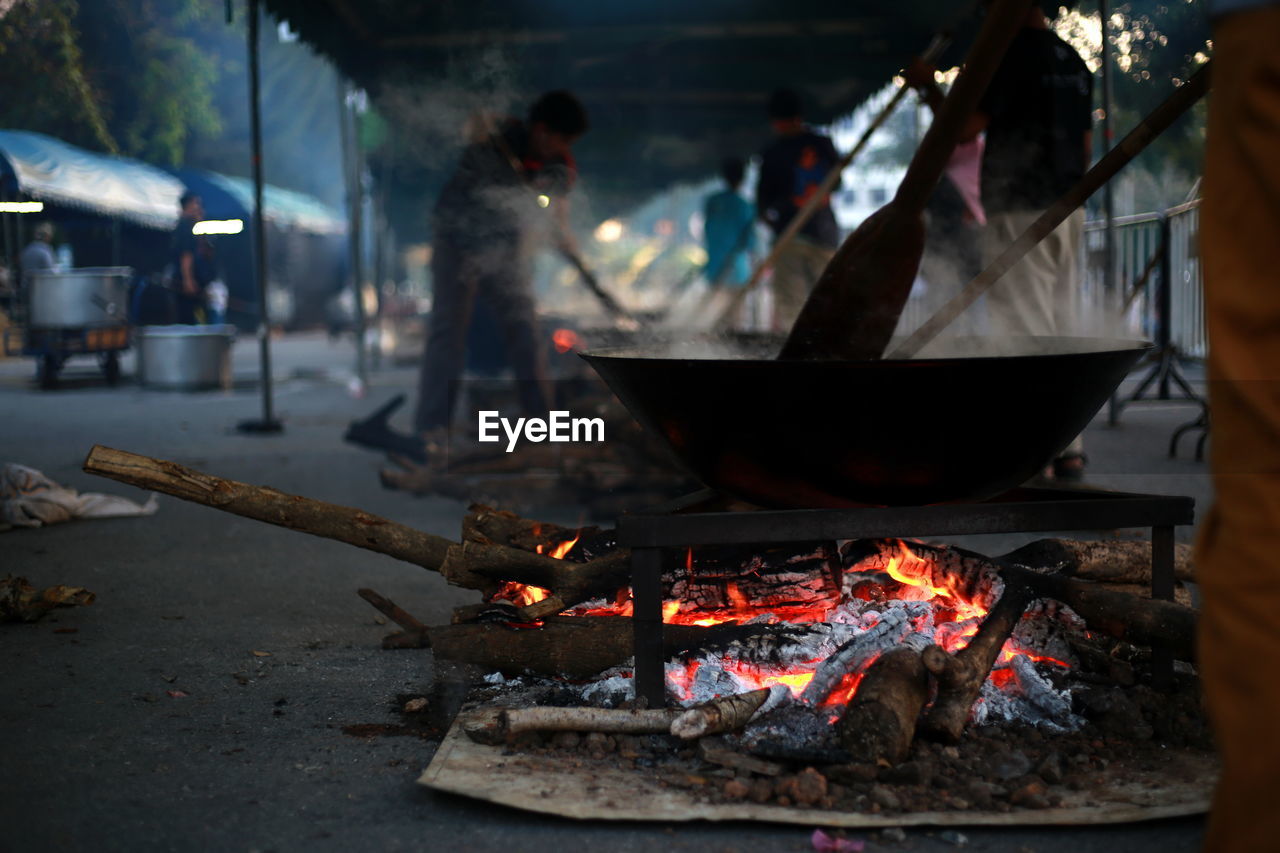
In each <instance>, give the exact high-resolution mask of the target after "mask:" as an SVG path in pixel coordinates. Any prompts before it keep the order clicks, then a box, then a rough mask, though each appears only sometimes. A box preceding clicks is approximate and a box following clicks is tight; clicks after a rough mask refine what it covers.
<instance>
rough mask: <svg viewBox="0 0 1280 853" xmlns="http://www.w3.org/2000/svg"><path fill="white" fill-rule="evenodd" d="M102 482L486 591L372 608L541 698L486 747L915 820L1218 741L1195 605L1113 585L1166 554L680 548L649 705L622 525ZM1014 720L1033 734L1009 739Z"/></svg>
mask: <svg viewBox="0 0 1280 853" xmlns="http://www.w3.org/2000/svg"><path fill="white" fill-rule="evenodd" d="M85 470H86V471H89V472H91V473H98V474H102V475H104V476H109V477H112V478H113V479H118V480H121V481H123V482H127V483H131V484H134V485H138V486H141V487H143V488H149V489H154V490H158V491H164V492H167V493H169V494H173V495H176V496H178V497H182V498H184V499H187V500H192V501H195V502H199V503H203V504H206V505H209V506H213V507H216V508H218V509H222V510H224V511H227V512H232V513H236V514H239V515H243V516H247V517H250V518H256V519H259V520H262V521H266V522H269V523H272V524H277V525H281V526H284V527H288V528H291V529H295V530H301V531H303V532H307V533H311V534H314V535H319V536H325V537H328V538H333V539H337V540H339V541H344V542H347V543H349V544H353V545H356V546H358V547H362V548H367V549H370V550H374V551H378V552H380V553H385V554H389V555H391V556H395V557H397V558H399V559H402V560H406V561H409V562H412V563H415V564H416V565H419V566H422V567H424V568H427V569H430V570H432V571H436V572H439V573H440V574H441V575H442V576H443V577H444V578H445V579H446V580H448V581H449V582H450V583H451V584H454V585H458V586H461V587H465V588H469V589H474V590H476V591H477V592H479V593H480V594H481V596H482V598H483V601H482V602H481V603H479V604H476V605H468V606H464V607H461V608H458V609H456V610H455V612H454V614H453V619H452V622H451V623H450V624H447V625H426V624H424V623H423V622H421V621H420V620H418V619H416V618H415V617H413V616H412V615H411V614H410V613H408V612H407V611H406V610H405V609H403V608H401V607H400V606H398V605H397V604H396V603H394V602H391V601H389V600H387V599H385V598H384V597H382V596H381V595H379V594H378V593H376V592H375V591H373V590H361V591H360V594H361V595H362V596H363V597H364V598H365V599H366V600H367V601H369V602H370V603H371V604H372V605H373V606H375V607H376V608H377V609H378V610H379V611H380V612H382V613H383V614H384V615H386V616H387V618H388V619H390V620H392V621H393V622H395V623H396V624H397V625H398V626H399V627H400V629H401V630H400V631H398V632H396V633H393V634H391V635H389V636H388V637H386V638H385V639H384V641H383V645H384V647H386V648H430V649H432V650H433V653H434V655H435V657H436V659H437V660H448V661H455V662H460V663H466V664H473V665H475V666H478V667H479V668H481V669H482V670H484V671H485V672H489V673H497V674H501V675H495V676H494V678H496V679H497V681H498V682H499V683H502V684H510V685H514V684H530V683H531V684H534V685H538V687H537V689H538V690H540V691H542V693H537V694H534V695H530V694H521V693H520V692H519V691H514V692H513V691H511V690H508V691H507V692H506V693H504V694H503V697H502V698H501V699H500V701H499V702H498V704H499V705H500V706H501V707H499V708H498V710H497V712H496V713H492V714H489V715H488V716H485V717H484V718H483V719H481V720H479V721H478V722H473V723H472V724H471V725H470V726H469V727H468V729H467V734H468V735H469V736H471V737H472V738H474V739H475V740H476V741H477V742H481V743H505V744H510V745H516V746H521V745H522V746H523V748H528V749H533V750H554V749H559V748H571V749H578V748H580V747H583V745H585V747H583V748H585V749H587V751H588V752H589V753H590V754H591V755H592V756H594V755H596V754H599V755H601V756H603V755H605V754H613V753H617V754H618V755H620V756H622V755H625V756H628V757H627V760H628V761H631V762H633V763H637V764H639V765H643V764H644V761H643V760H642V759H643V758H644V755H645V754H646V753H647V752H652V751H654V750H657V751H659V752H661V751H662V750H666V751H667V752H669V754H670V755H671V756H674V757H676V758H686V759H689V760H690V761H692V762H693V764H692V765H688V766H685V769H683V770H680V771H679V773H685V774H686V775H692V776H695V777H696V776H698V773H699V772H700V771H698V770H697V769H696V767H704V768H705V766H706V765H708V764H709V765H711V766H713V767H714V768H718V770H717V772H718V773H719V775H718V776H715V777H713V778H715V779H716V780H718V781H716V782H715V783H714V784H712V783H705V784H708V785H710V787H709V788H707V796H711V797H713V798H714V797H719V798H722V799H723V798H727V799H730V800H733V799H752V800H758V801H764V800H760V799H759V798H761V797H764V798H765V799H768V800H769V801H774V802H779V803H781V802H783V801H784V800H785V801H786V802H788V803H802V804H808V805H821V804H823V803H826V802H827V801H828V800H830V801H832V802H835V801H836V800H839V799H840V798H841V797H842V796H846V795H847V797H850V798H852V800H851V802H853V803H855V804H856V806H855V807H862V808H872V807H874V808H876V809H883V810H886V811H894V810H895V809H899V808H904V809H905V808H916V803H917V801H918V800H920V798H921V796H923V793H922V790H923V789H929V786H930V785H937V786H938V787H939V789H940V790H941V791H942V792H943V793H942V794H938V793H937V792H932V790H931V789H929V790H928V791H925V792H926V793H929V792H931V795H932V796H934V797H935V799H937V798H938V797H941V798H942V799H943V800H946V801H947V802H948V803H950V805H949V806H948V807H954V808H964V807H966V804H975V803H981V802H995V803H997V804H998V803H1004V804H1005V807H1007V808H1014V807H1049V806H1052V805H1053V803H1054V795H1053V794H1052V793H1051V792H1049V791H1048V789H1047V788H1046V787H1045V786H1046V785H1051V784H1055V783H1054V781H1053V780H1055V779H1056V780H1057V782H1058V783H1065V780H1068V779H1070V778H1072V777H1073V774H1074V775H1075V776H1079V775H1080V773H1084V774H1085V775H1086V776H1087V775H1088V771H1089V770H1090V768H1095V769H1096V767H1097V765H1098V764H1099V763H1101V764H1102V765H1104V766H1105V763H1106V761H1107V760H1109V759H1107V758H1105V757H1103V755H1102V753H1103V752H1105V751H1107V750H1112V749H1113V747H1114V748H1115V749H1120V751H1121V752H1123V751H1124V749H1129V748H1130V747H1132V748H1133V749H1139V748H1140V747H1137V746H1133V744H1135V743H1136V744H1144V743H1145V744H1156V743H1157V742H1158V743H1160V744H1163V745H1166V746H1167V745H1168V744H1170V743H1175V744H1182V745H1185V744H1194V745H1203V742H1204V740H1205V737H1206V736H1205V734H1204V731H1205V729H1204V725H1203V720H1202V719H1201V717H1200V714H1199V710H1198V703H1199V697H1198V684H1197V682H1196V681H1195V679H1194V676H1193V675H1192V674H1191V673H1192V672H1193V670H1192V668H1191V667H1189V666H1187V665H1186V662H1191V661H1193V659H1194V653H1195V644H1194V635H1195V612H1194V611H1193V610H1192V609H1191V608H1189V607H1186V606H1184V605H1181V604H1178V603H1175V602H1166V601H1159V600H1153V599H1150V598H1146V597H1139V596H1136V595H1133V594H1131V593H1129V592H1125V591H1118V590H1116V589H1113V588H1110V587H1111V586H1112V585H1114V584H1116V583H1119V584H1120V585H1121V586H1130V587H1131V586H1132V585H1133V584H1135V583H1142V582H1149V579H1150V559H1151V551H1150V545H1149V543H1145V542H1124V541H1119V540H1116V541H1106V542H1080V541H1071V540H1057V539H1045V540H1040V541H1039V542H1035V543H1032V544H1031V545H1028V546H1026V547H1024V548H1021V549H1019V550H1017V551H1015V552H1012V553H1010V554H1006V555H1004V556H1003V557H998V558H992V557H987V556H984V555H981V554H976V553H973V552H969V551H965V550H963V549H959V548H954V547H949V546H941V545H931V544H926V543H919V542H910V543H907V542H902V541H899V540H850V541H846V542H842V543H837V542H810V543H793V544H790V545H787V546H782V547H776V546H775V547H770V548H761V549H757V550H753V549H749V548H741V547H735V548H724V547H718V548H700V549H696V550H689V551H687V552H686V553H678V552H676V551H669V552H667V557H668V561H667V564H666V565H665V566H664V576H663V582H664V601H665V602H666V604H665V606H664V622H665V623H666V624H665V625H664V630H663V642H664V652H665V654H666V656H667V659H668V664H667V683H668V694H669V697H670V699H672V700H673V701H674V703H675V704H677V705H679V707H672V708H670V709H666V708H646V707H643V704H642V703H638V702H637V701H636V700H635V699H634V698H633V694H632V692H631V686H630V671H629V668H630V666H631V661H630V659H631V657H632V649H633V642H634V637H633V627H632V622H631V619H630V618H629V617H630V597H629V589H628V585H629V580H630V555H629V553H628V552H627V551H626V550H625V549H623V548H620V547H619V546H618V544H617V542H616V540H615V538H614V536H613V533H612V531H611V530H609V529H604V528H599V527H586V528H580V529H571V528H566V527H561V526H558V525H554V524H549V523H545V522H539V521H533V520H528V519H524V518H521V517H519V516H517V515H515V514H512V513H509V512H504V511H499V510H495V509H492V508H490V507H487V506H481V505H473V506H472V507H471V511H470V512H469V514H468V515H467V516H466V517H465V518H464V519H463V521H462V526H461V536H460V539H459V541H451V540H448V539H445V538H443V537H439V536H433V535H431V534H426V533H423V532H421V531H417V530H413V529H412V528H408V527H405V526H403V525H398V524H395V523H394V522H391V521H389V520H387V519H383V518H379V517H377V516H372V515H369V514H367V513H363V512H361V511H359V510H355V509H351V508H348V507H341V506H336V505H333V504H327V503H323V502H320V501H314V500H310V499H307V498H302V497H299V496H294V495H286V494H283V493H280V492H277V491H275V490H272V489H269V488H264V487H258V486H251V485H248V484H244V483H237V482H234V481H229V480H224V479H221V478H217V477H213V476H211V475H208V474H204V473H202V472H198V471H193V470H191V469H188V468H185V467H183V466H180V465H177V464H175V463H172V462H166V461H163V460H156V459H151V458H149V457H145V456H138V455H136V454H130V453H125V452H122V451H118V450H112V449H110V448H104V447H96V448H94V450H93V451H92V452H91V453H90V455H89V457H88V459H87V460H86V463H85ZM1177 556H1178V568H1177V573H1178V576H1179V577H1180V578H1182V579H1184V580H1185V579H1191V578H1192V577H1193V572H1194V569H1193V567H1192V565H1191V563H1190V555H1189V552H1188V551H1187V550H1185V549H1184V550H1181V551H1180V552H1179V553H1178V555H1177ZM1153 647H1154V648H1161V649H1164V650H1167V651H1168V653H1170V654H1172V655H1173V656H1174V657H1175V658H1176V659H1177V660H1179V661H1183V662H1184V664H1183V665H1182V668H1181V674H1180V675H1179V677H1178V678H1177V679H1176V681H1175V685H1174V688H1175V689H1174V692H1173V693H1172V694H1169V693H1161V692H1159V691H1156V690H1153V689H1152V687H1151V685H1150V684H1149V681H1150V679H1149V677H1148V670H1149V664H1150V661H1151V658H1152V651H1151V650H1152V648H1153ZM504 679H513V681H510V682H508V681H504ZM530 679H532V680H530ZM584 681H585V682H587V683H586V685H585V686H583V684H582V682H584ZM491 683H492V681H491ZM547 691H551V692H550V693H547ZM548 696H550V698H549V699H548ZM1011 697H1012V698H1011ZM1015 700H1016V701H1015ZM534 705H542V706H548V705H550V706H553V707H531V706H534ZM1002 720H1007V721H1012V722H1013V723H1014V725H1013V726H1011V727H1005V728H1001V729H992V728H991V725H990V724H992V723H996V722H1000V721H1002ZM1019 731H1021V732H1025V733H1026V734H1025V738H1024V739H1023V740H1020V741H1018V742H1017V745H1010V743H1011V742H1009V738H1017V737H1022V735H1013V734H1010V732H1019ZM1046 732H1047V733H1052V734H1053V735H1054V736H1055V737H1061V738H1067V739H1068V740H1067V741H1063V742H1062V743H1061V744H1059V743H1058V741H1054V740H1052V739H1049V740H1046V737H1047V735H1046V734H1045V733H1046ZM993 739H994V740H993ZM996 742H998V745H999V749H1000V750H1001V754H1004V753H1008V754H1009V755H1011V756H1013V757H1011V758H1010V759H1009V762H1007V766H1005V767H1004V769H1000V770H997V771H991V772H995V773H996V774H997V776H998V777H999V778H998V779H995V780H992V779H988V778H987V777H988V776H990V775H991V773H990V772H988V771H987V770H981V772H976V771H974V768H975V767H977V765H979V764H981V763H982V762H984V761H985V760H986V758H984V757H983V750H984V749H994V748H996V747H993V746H992V743H996ZM1121 742H1123V743H1126V744H1129V745H1130V746H1126V747H1124V748H1123V749H1121V747H1120V746H1118V745H1117V744H1120V743H1121ZM1068 743H1069V744H1071V745H1070V746H1066V745H1065V744H1068ZM1055 744H1058V745H1055ZM1153 748H1154V747H1153ZM1113 751H1114V750H1113ZM728 753H732V754H733V755H734V756H735V757H733V758H726V757H725V755H726V754H728ZM1080 756H1086V758H1084V759H1081V758H1080ZM1095 756H1096V757H1097V760H1096V761H1095V760H1094V759H1095ZM1082 760H1083V761H1084V762H1085V763H1084V765H1081V764H1080V762H1081V761H1082ZM922 762H923V764H922ZM762 763H763V764H762ZM773 765H776V766H778V767H779V768H782V769H780V770H778V771H777V772H776V773H775V772H774V771H773V770H772V766H773ZM690 766H693V767H695V769H694V770H689V769H688V767H690ZM762 766H767V767H769V768H770V769H768V770H762V769H761V767H762ZM796 768H800V770H799V772H792V771H795V770H796ZM806 768H807V769H806ZM813 768H818V769H813ZM966 768H968V771H966ZM1010 768H1012V769H1010ZM720 771H726V772H727V773H728V776H726V774H725V772H720ZM965 772H970V775H971V776H975V777H976V778H972V779H970V780H969V781H971V782H973V784H968V783H966V785H965V787H964V789H963V791H955V790H951V788H950V787H948V786H950V785H951V784H952V782H945V783H944V782H941V781H938V780H940V779H951V780H953V781H954V780H955V779H957V778H959V775H960V774H962V773H965ZM677 775H679V774H677ZM815 776H816V777H820V778H821V780H822V781H821V782H819V781H818V779H817V778H815ZM1032 776H1034V777H1035V778H1031V777H1032ZM894 780H897V781H894ZM979 782H982V783H984V784H986V785H987V786H989V787H983V786H982V785H978V784H977V783H979ZM697 784H698V785H702V784H704V783H697ZM894 785H899V787H900V788H901V790H896V792H895V789H893V788H892V786H894ZM886 786H889V787H886ZM903 786H905V787H903ZM922 786H923V788H922ZM766 788H767V796H766ZM979 788H982V790H984V791H986V792H987V794H988V795H989V796H984V795H983V794H982V793H981V791H979V790H978V789H979ZM907 789H909V790H907ZM841 792H843V793H841ZM1002 792H1003V793H1002ZM895 803H896V805H895ZM846 804H847V803H846ZM934 805H937V803H934Z"/></svg>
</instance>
